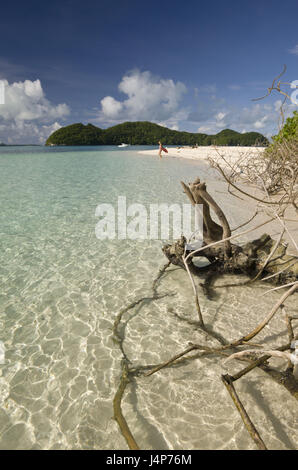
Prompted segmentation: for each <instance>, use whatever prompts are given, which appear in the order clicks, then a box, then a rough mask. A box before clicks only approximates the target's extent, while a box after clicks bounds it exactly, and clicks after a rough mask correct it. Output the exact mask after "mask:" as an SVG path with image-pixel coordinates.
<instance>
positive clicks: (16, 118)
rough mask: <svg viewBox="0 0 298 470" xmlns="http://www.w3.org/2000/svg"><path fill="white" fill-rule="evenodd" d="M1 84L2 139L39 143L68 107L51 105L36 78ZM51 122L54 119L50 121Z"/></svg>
mask: <svg viewBox="0 0 298 470" xmlns="http://www.w3.org/2000/svg"><path fill="white" fill-rule="evenodd" d="M1 83H2V86H4V104H1V105H0V133H1V134H0V137H1V140H2V141H7V142H10V141H13V142H19V141H20V139H21V141H22V142H24V143H26V142H27V141H29V142H35V141H36V140H38V141H39V142H43V141H44V140H45V139H46V138H47V137H48V136H49V135H50V134H51V132H53V130H57V129H58V128H59V127H61V126H60V124H59V123H58V122H56V120H57V119H64V118H65V117H66V116H68V115H69V113H70V110H69V107H68V106H67V105H66V104H64V103H63V104H58V105H54V104H52V103H51V102H50V101H49V100H48V99H47V98H46V96H45V94H44V91H43V89H42V86H41V82H40V80H35V81H31V80H25V81H24V82H14V83H11V84H9V83H8V81H7V80H6V79H3V80H1ZM53 121H55V122H54V123H53Z"/></svg>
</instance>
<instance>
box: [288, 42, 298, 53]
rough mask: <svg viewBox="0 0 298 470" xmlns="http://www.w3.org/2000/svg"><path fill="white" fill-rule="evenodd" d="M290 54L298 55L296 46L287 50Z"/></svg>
mask: <svg viewBox="0 0 298 470" xmlns="http://www.w3.org/2000/svg"><path fill="white" fill-rule="evenodd" d="M289 53H290V54H294V55H298V44H296V46H295V47H293V48H292V49H290V50H289Z"/></svg>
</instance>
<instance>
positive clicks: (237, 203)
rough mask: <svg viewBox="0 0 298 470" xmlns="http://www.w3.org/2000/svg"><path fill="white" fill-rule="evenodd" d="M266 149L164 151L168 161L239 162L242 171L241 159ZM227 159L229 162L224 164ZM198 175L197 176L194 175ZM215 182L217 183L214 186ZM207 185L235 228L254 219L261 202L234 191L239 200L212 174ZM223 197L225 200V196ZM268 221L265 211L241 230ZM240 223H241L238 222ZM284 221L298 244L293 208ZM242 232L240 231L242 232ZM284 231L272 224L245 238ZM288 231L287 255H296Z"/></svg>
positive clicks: (148, 152) (244, 185)
mask: <svg viewBox="0 0 298 470" xmlns="http://www.w3.org/2000/svg"><path fill="white" fill-rule="evenodd" d="M264 149H265V148H264V147H213V146H212V147H198V148H191V147H181V148H179V147H176V148H168V149H167V150H168V153H167V154H165V153H164V152H163V154H162V155H163V160H165V161H166V159H167V157H174V158H181V159H188V160H196V161H205V162H206V164H208V158H212V159H213V160H215V161H218V162H220V164H221V166H222V167H224V166H228V165H229V164H230V165H234V164H235V163H236V162H238V165H239V167H240V169H241V160H244V161H245V160H246V159H249V158H250V157H255V156H257V155H260V154H261V153H262V152H263V151H264ZM138 153H139V154H142V155H148V156H150V155H152V156H154V157H157V158H158V149H156V150H142V151H139V152H138ZM222 157H224V159H225V160H226V162H227V163H225V162H224V160H223V159H222ZM195 176H198V175H195ZM215 181H216V183H215ZM207 183H208V190H209V192H210V193H211V195H212V196H213V197H214V198H215V199H216V200H217V201H219V202H220V205H221V206H222V208H223V209H224V211H225V213H226V215H227V216H228V218H229V220H230V222H232V226H238V225H240V224H241V223H242V222H245V221H246V220H248V219H249V217H250V216H252V215H253V214H254V213H255V211H256V209H257V206H258V202H257V201H256V200H254V199H251V198H249V197H247V196H245V195H243V194H240V193H237V191H235V190H233V193H234V194H236V196H237V197H236V198H235V197H234V196H233V195H232V194H231V193H230V192H228V185H227V184H226V182H225V181H223V180H222V178H221V177H220V176H219V174H217V176H214V174H213V176H212V175H210V181H207ZM237 186H238V187H239V188H241V189H242V190H243V191H245V192H248V193H249V194H251V195H253V196H256V197H259V198H261V199H262V198H263V197H264V195H263V193H262V192H261V191H260V190H259V189H258V188H257V186H253V185H248V184H247V183H243V182H238V183H237ZM223 194H224V198H223V196H222V195H223ZM265 220H268V215H266V214H265V212H262V211H261V212H260V213H259V214H258V215H257V217H255V218H254V219H253V221H252V222H250V223H249V224H248V225H246V226H245V227H244V228H243V229H242V230H246V229H249V228H252V227H255V226H257V225H259V224H261V223H262V222H264V221H265ZM238 222H239V223H238ZM285 222H286V224H287V228H288V229H289V230H290V232H291V236H292V237H293V239H294V241H295V242H296V245H297V244H298V224H297V214H296V212H295V210H294V208H293V206H290V207H288V208H287V210H286V213H285ZM239 231H241V230H239ZM280 232H281V225H280V223H279V222H278V221H276V220H275V221H273V222H271V223H269V224H268V225H265V226H264V227H260V228H259V229H257V230H256V231H255V232H254V233H251V234H249V235H247V236H246V237H245V239H253V238H257V237H259V236H261V235H262V234H263V233H269V234H270V235H271V236H272V237H273V238H274V239H277V238H278V237H279V235H280ZM293 239H292V238H291V237H290V236H289V234H288V233H287V232H285V234H284V236H283V240H284V241H285V242H286V243H288V253H289V254H295V255H297V249H296V246H295V242H293Z"/></svg>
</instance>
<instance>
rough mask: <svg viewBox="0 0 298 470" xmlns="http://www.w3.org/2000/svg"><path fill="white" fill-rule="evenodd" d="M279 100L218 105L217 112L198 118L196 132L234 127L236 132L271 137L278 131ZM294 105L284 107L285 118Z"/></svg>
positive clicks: (208, 132) (212, 131)
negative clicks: (204, 117) (231, 105)
mask: <svg viewBox="0 0 298 470" xmlns="http://www.w3.org/2000/svg"><path fill="white" fill-rule="evenodd" d="M281 105H282V101H281V100H276V101H275V102H273V103H271V104H269V103H262V104H260V103H258V104H254V105H251V106H246V107H242V108H239V107H237V108H232V107H230V108H228V107H225V108H223V107H221V106H219V108H218V110H217V112H215V113H214V114H213V115H212V116H209V117H208V119H205V120H200V121H201V122H200V124H201V125H200V126H199V127H198V129H197V132H201V133H206V134H215V133H217V132H219V131H221V130H223V129H226V128H229V129H234V130H236V131H238V132H251V131H256V132H261V133H262V134H264V135H266V136H267V137H271V136H272V135H273V134H276V133H277V132H278V125H279V124H280V123H279V117H280V107H281ZM294 109H295V106H294V105H293V104H288V105H287V107H285V108H284V116H285V119H286V118H287V117H288V116H290V115H291V114H292V112H293V111H294Z"/></svg>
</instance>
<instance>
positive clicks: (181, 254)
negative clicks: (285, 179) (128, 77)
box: [163, 178, 298, 283]
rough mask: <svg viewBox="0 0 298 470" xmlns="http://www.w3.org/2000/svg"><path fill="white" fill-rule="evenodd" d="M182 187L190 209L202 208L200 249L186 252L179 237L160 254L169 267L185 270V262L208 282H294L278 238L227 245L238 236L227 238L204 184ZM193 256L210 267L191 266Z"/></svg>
mask: <svg viewBox="0 0 298 470" xmlns="http://www.w3.org/2000/svg"><path fill="white" fill-rule="evenodd" d="M182 186H183V189H184V192H185V194H186V195H187V196H188V198H189V200H190V201H191V203H192V204H193V205H194V204H202V205H203V246H202V248H201V249H200V250H199V252H198V251H195V252H193V253H192V252H190V251H187V249H186V245H187V240H186V239H185V237H181V239H180V240H178V241H177V242H175V243H174V244H172V245H165V246H164V247H163V252H164V254H165V255H166V257H167V258H168V260H169V261H170V262H171V263H172V264H174V265H177V266H180V267H182V268H184V269H185V268H186V266H185V260H187V266H188V269H189V271H190V272H191V274H192V275H197V276H201V275H202V273H207V279H208V276H209V279H210V278H211V277H212V275H213V274H214V275H215V274H216V273H219V274H225V273H229V274H239V273H243V274H246V275H248V276H249V277H250V278H251V280H256V279H263V278H265V277H266V276H271V282H275V283H285V282H288V283H289V282H295V281H297V279H298V259H297V258H296V257H294V256H291V255H287V254H286V250H287V248H286V246H285V245H284V244H283V243H282V236H281V237H280V239H279V240H278V242H275V241H274V240H273V239H272V238H271V237H270V235H267V234H264V235H262V236H261V237H260V238H258V239H256V240H254V241H251V242H248V243H246V244H245V245H244V246H240V245H236V244H235V243H232V242H231V239H233V237H234V238H236V237H237V236H239V235H240V234H238V235H234V236H231V229H230V226H229V223H228V221H227V218H226V216H225V214H224V213H223V211H222V210H221V208H220V207H219V206H218V204H217V203H216V202H215V201H214V199H213V198H212V197H211V196H210V194H209V193H208V192H207V188H206V184H205V183H201V182H200V179H199V178H198V179H196V180H195V181H194V183H191V184H189V185H186V184H185V183H183V182H182ZM211 209H212V210H213V211H214V212H215V214H216V216H217V218H218V220H219V222H220V225H219V224H218V223H216V222H215V221H214V220H213V219H212V217H211V214H210V210H211ZM282 233H283V232H282ZM221 240H223V242H222V243H220V241H221ZM212 244H213V245H212ZM210 245H212V246H210ZM204 247H206V248H204ZM185 255H186V256H185ZM196 255H197V256H200V257H204V258H206V259H207V260H208V261H209V262H210V264H209V265H208V266H207V267H206V266H205V267H204V268H200V267H198V266H196V265H195V264H194V263H193V262H192V258H193V257H195V256H196ZM279 271H280V272H279ZM207 283H208V281H207Z"/></svg>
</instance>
